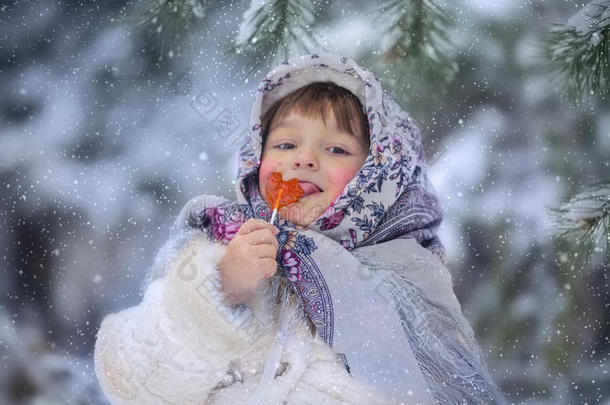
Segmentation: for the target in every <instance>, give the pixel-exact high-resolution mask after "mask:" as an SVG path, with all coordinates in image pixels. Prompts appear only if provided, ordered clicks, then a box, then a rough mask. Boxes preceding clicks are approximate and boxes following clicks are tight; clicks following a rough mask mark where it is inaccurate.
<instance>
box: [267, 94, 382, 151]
mask: <svg viewBox="0 0 610 405" xmlns="http://www.w3.org/2000/svg"><path fill="white" fill-rule="evenodd" d="M331 109H332V112H333V114H334V116H335V119H336V121H337V125H338V127H339V130H341V131H343V132H347V133H349V134H352V135H353V136H355V137H356V138H357V139H358V142H359V143H360V145H361V146H362V149H363V150H364V151H365V152H366V151H368V150H369V145H370V140H369V124H368V119H367V117H366V114H365V112H364V109H363V107H362V104H361V103H360V100H358V98H357V97H356V96H355V95H354V94H353V93H352V92H350V91H349V90H347V89H345V88H343V87H341V86H338V85H336V84H335V83H333V82H313V83H310V84H308V85H307V86H303V87H301V88H299V89H297V90H295V91H293V92H292V93H289V94H288V95H286V96H285V97H283V98H281V99H280V100H278V101H276V102H275V103H274V104H273V105H271V107H270V108H269V109H268V110H267V111H266V112H265V114H263V116H262V117H261V127H262V136H263V147H264V145H265V142H266V141H267V136H268V135H269V129H270V127H271V125H272V124H273V122H278V121H279V120H281V119H283V118H284V117H286V116H287V115H289V114H290V113H291V112H293V111H297V112H299V113H300V114H303V115H304V116H305V117H308V118H313V119H316V118H321V119H322V121H323V122H324V124H327V119H328V114H329V112H330V111H331Z"/></svg>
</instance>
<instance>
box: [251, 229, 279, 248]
mask: <svg viewBox="0 0 610 405" xmlns="http://www.w3.org/2000/svg"><path fill="white" fill-rule="evenodd" d="M247 238H248V240H249V241H250V244H251V245H262V244H277V238H276V237H275V235H274V234H273V233H272V232H271V231H270V230H269V229H257V230H256V231H252V232H250V233H249V234H248V236H247Z"/></svg>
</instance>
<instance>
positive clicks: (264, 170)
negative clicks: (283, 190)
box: [258, 158, 279, 199]
mask: <svg viewBox="0 0 610 405" xmlns="http://www.w3.org/2000/svg"><path fill="white" fill-rule="evenodd" d="M274 171H279V165H278V162H276V161H273V160H272V159H267V158H263V159H262V161H261V165H260V167H259V169H258V179H259V180H258V187H259V191H260V193H261V195H262V196H263V198H265V199H266V197H265V195H264V191H263V190H264V187H265V183H266V182H265V179H266V178H267V177H268V176H269V174H270V173H271V172H274Z"/></svg>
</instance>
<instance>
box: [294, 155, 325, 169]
mask: <svg viewBox="0 0 610 405" xmlns="http://www.w3.org/2000/svg"><path fill="white" fill-rule="evenodd" d="M318 166H319V162H318V158H317V157H316V156H315V154H314V153H312V152H309V151H301V152H300V153H298V154H297V155H296V156H295V157H294V160H293V161H292V168H293V169H297V168H303V167H307V168H309V169H317V168H318Z"/></svg>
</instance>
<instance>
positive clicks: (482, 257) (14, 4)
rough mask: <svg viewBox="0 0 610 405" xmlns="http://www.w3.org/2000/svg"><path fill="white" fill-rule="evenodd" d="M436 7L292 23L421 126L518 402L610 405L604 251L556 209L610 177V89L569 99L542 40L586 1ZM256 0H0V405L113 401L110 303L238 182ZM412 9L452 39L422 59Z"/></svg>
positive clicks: (123, 296) (468, 295)
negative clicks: (582, 249) (557, 217)
mask: <svg viewBox="0 0 610 405" xmlns="http://www.w3.org/2000/svg"><path fill="white" fill-rule="evenodd" d="M276 3H277V2H276ZM435 3H436V4H439V5H440V9H441V11H442V13H441V12H439V10H437V15H435V14H434V12H433V11H434V10H433V9H429V10H427V11H428V12H430V10H432V12H430V13H431V14H430V13H429V14H428V17H430V18H429V19H427V20H426V15H425V13H422V11H426V9H425V7H424V6H430V4H432V3H431V2H430V1H429V0H417V1H412V2H408V1H392V2H390V3H388V4H387V8H388V10H390V12H391V13H392V15H394V16H395V15H399V14H400V12H399V10H400V9H401V4H415V7H412V8H410V9H409V10H408V12H407V15H406V17H405V18H404V19H403V20H401V21H402V22H403V25H402V29H403V30H404V29H405V27H407V29H408V30H411V31H410V32H411V34H412V36H411V37H410V39H409V38H407V40H406V42H405V38H401V35H402V34H404V33H401V32H400V29H398V31H397V30H396V27H392V26H390V27H388V26H387V25H388V24H390V25H391V24H395V25H396V26H400V22H398V23H397V22H396V21H394V22H393V21H391V20H392V19H391V18H389V17H388V18H384V17H383V14H382V15H381V17H379V15H377V14H375V13H373V12H372V9H373V8H375V7H378V6H379V5H380V4H382V3H379V4H373V3H371V2H368V1H363V0H358V1H351V2H339V1H334V2H330V1H329V2H313V5H312V10H313V12H312V14H311V15H305V17H304V18H300V19H299V21H298V22H300V23H301V24H304V26H303V27H301V28H303V29H305V30H308V29H309V28H308V24H310V23H311V24H313V23H314V22H315V30H316V32H317V41H318V45H315V44H314V46H319V49H320V51H322V50H326V51H330V52H335V53H339V54H343V55H346V56H349V57H352V58H354V59H355V60H356V61H357V62H358V63H361V64H362V65H363V66H366V67H369V68H371V69H373V70H375V71H376V72H377V73H378V74H379V75H380V77H381V78H382V84H383V86H384V87H385V88H386V89H390V91H391V92H392V93H393V94H394V96H395V97H396V98H398V99H400V100H401V103H402V104H403V105H404V106H405V107H407V108H408V109H409V110H410V111H411V113H412V115H414V117H415V118H416V119H417V120H418V121H419V123H420V124H421V128H422V133H423V137H424V141H425V144H426V149H427V152H428V156H429V159H430V160H431V162H432V167H431V179H432V181H433V183H434V185H435V186H436V189H437V191H438V193H439V195H440V198H441V200H442V203H443V208H444V214H445V217H444V222H443V225H442V227H441V237H442V240H443V242H444V243H445V245H446V247H447V251H448V256H449V267H450V269H451V272H452V274H453V277H454V283H455V290H456V293H457V295H458V298H459V299H460V300H461V302H462V305H463V310H464V313H465V314H466V316H467V318H468V319H469V320H470V322H471V323H472V325H473V327H474V329H475V331H476V334H477V338H478V340H479V342H480V344H481V347H482V350H483V353H484V355H485V356H486V359H487V362H488V364H489V367H490V369H491V371H492V374H493V376H494V377H495V379H496V381H497V382H498V384H499V385H500V387H501V388H502V390H503V391H504V392H505V393H506V395H507V398H508V399H509V400H510V401H511V402H512V403H536V404H568V403H570V404H576V403H579V404H584V403H588V404H594V403H595V404H597V403H602V404H610V374H609V366H608V355H609V348H610V342H609V338H610V307H609V306H610V295H609V291H610V287H609V286H608V267H607V262H606V260H605V259H604V256H603V255H599V254H598V255H595V254H594V255H592V256H591V258H590V260H584V261H578V260H573V259H574V256H575V253H576V254H577V253H578V251H577V250H574V248H573V246H571V245H570V244H569V242H566V241H565V240H563V239H561V238H558V237H557V235H556V232H555V233H553V232H552V230H551V228H552V221H551V218H550V214H549V212H548V208H551V207H559V206H560V205H561V204H562V203H563V202H565V201H567V200H568V199H569V198H571V197H572V196H574V195H575V194H577V193H579V192H580V191H581V190H583V189H585V188H586V187H587V186H588V185H591V184H594V183H597V182H599V181H602V180H604V179H608V177H610V108H609V104H608V99H607V97H604V96H599V97H598V95H597V94H592V95H591V94H590V96H591V97H587V98H586V100H585V101H582V100H581V101H580V102H574V98H573V97H572V98H570V97H568V96H566V92H565V91H564V87H563V85H562V83H561V80H560V79H557V78H553V76H554V74H553V72H552V71H549V61H548V59H545V58H544V57H543V56H542V55H543V54H544V49H545V46H546V47H547V48H548V44H547V45H545V42H544V40H545V35H546V33H547V32H548V31H549V29H551V27H552V25H553V24H554V23H566V22H568V21H569V19H570V18H571V17H572V16H573V15H575V14H577V13H578V12H579V11H582V10H583V7H584V4H582V3H580V2H576V1H563V0H561V1H560V0H554V1H550V0H547V1H541V0H538V1H536V0H534V1H520V0H501V1H491V0H474V1H466V0H458V1H452V2H447V3H443V2H435ZM602 3H603V1H602ZM261 4H262V3H261V2H260V1H255V2H253V3H252V4H250V2H247V1H243V2H235V1H200V0H190V1H175V0H174V1H168V2H160V1H158V0H150V1H127V2H123V1H106V2H88V1H84V2H76V1H59V0H55V1H51V0H47V1H45V0H38V1H24V0H19V1H3V2H0V403H3V404H4V403H6V404H30V403H32V404H56V403H57V404H60V403H61V404H63V403H87V404H90V403H100V404H101V403H105V400H104V399H103V395H101V394H100V392H99V388H98V386H97V382H96V379H95V376H94V374H93V369H92V350H93V344H94V340H95V333H96V331H97V328H98V326H99V323H100V321H101V319H102V318H103V316H104V315H105V314H107V313H109V312H112V311H117V310H119V309H122V308H125V307H127V306H131V305H134V304H136V303H137V302H138V301H139V300H140V285H141V282H142V280H143V277H144V275H145V272H146V271H147V269H148V268H149V266H150V265H151V264H152V260H153V257H154V255H155V253H156V251H157V249H158V248H159V247H160V246H161V244H162V243H163V242H164V240H165V239H166V238H167V236H168V227H169V225H170V224H171V222H172V221H173V220H174V218H175V216H176V214H177V213H178V211H179V209H180V208H181V207H182V205H183V204H184V203H185V202H186V201H187V200H188V199H189V198H191V197H193V196H195V195H198V194H202V193H210V194H217V195H223V196H226V197H229V198H234V196H235V191H234V182H233V179H234V177H235V175H236V167H237V165H236V156H237V154H236V152H237V145H238V144H239V140H240V139H241V138H240V137H242V136H243V135H244V133H245V131H246V130H247V126H248V125H247V122H248V119H249V114H250V105H251V102H252V100H253V95H254V90H255V89H256V86H257V84H258V81H259V80H260V79H261V78H262V76H263V74H264V73H265V72H266V69H267V66H269V64H271V63H272V62H271V61H269V60H268V59H266V58H265V57H264V55H262V54H259V55H258V56H259V59H258V61H254V62H258V63H260V66H258V65H257V64H256V63H253V60H252V59H248V57H247V52H241V53H240V54H239V55H237V56H234V57H230V58H228V59H225V57H224V55H225V52H226V49H227V48H229V45H230V43H231V40H233V39H235V38H238V39H239V38H241V40H242V41H243V40H244V38H246V40H248V29H250V28H252V27H247V26H246V25H247V24H244V21H246V22H247V21H248V20H247V19H244V14H246V16H248V14H250V15H251V14H252V11H253V10H255V9H256V8H257V7H260V5H261ZM303 4H305V5H307V4H312V3H311V2H303ZM447 4H449V5H447ZM417 5H419V7H418V6H417ZM391 6H394V7H398V8H396V9H395V10H394V11H393V12H392V10H391ZM164 7H165V8H164ZM397 10H398V11H397ZM443 10H444V11H443ZM301 11H303V10H301ZM305 11H307V10H305ZM418 12H419V13H418ZM445 12H446V13H447V14H444V13H445ZM168 16H169V17H168ZM447 16H448V17H447ZM386 17H387V16H386ZM581 17H582V14H581ZM172 18H174V20H173V23H172ZM446 18H448V19H446ZM181 19H182V20H181ZM180 21H188V22H189V24H188V25H187V24H181V23H180ZM572 21H574V19H573V20H572ZM176 22H178V23H176ZM298 22H297V23H298ZM405 24H406V25H405ZM409 24H410V25H409ZM575 24H576V23H575ZM240 26H241V29H240ZM418 27H419V28H422V29H429V30H430V32H432V34H431V35H441V37H442V35H445V36H446V38H447V39H448V40H449V41H450V43H451V44H450V45H449V46H447V47H446V49H445V50H442V52H440V53H439V54H438V55H437V59H429V60H427V61H426V60H423V62H422V61H421V60H420V61H419V62H418V63H419V65H418V64H411V65H409V63H410V61H409V60H408V57H405V55H404V52H402V51H401V48H400V47H396V46H394V45H395V43H396V41H397V40H399V41H403V42H402V43H403V44H405V43H406V44H407V46H405V47H403V48H402V50H403V51H404V50H405V49H406V50H407V53H408V51H409V49H412V48H409V43H408V42H409V40H411V41H413V42H417V41H419V40H422V36H421V35H420V37H417V36H416V35H415V34H417V32H418V31H417V30H418ZM435 30H436V31H437V32H436V33H435V32H434V31H435ZM420 34H421V31H420ZM607 37H608V36H607V32H606V39H605V40H606V41H607ZM263 39H264V38H261V41H260V42H259V43H262V44H263V45H262V46H265V47H267V48H268V44H269V42H268V41H269V38H267V42H265V41H262V40H263ZM424 40H430V38H425V35H424ZM250 43H251V44H252V43H253V41H252V40H251V38H250ZM411 45H412V44H411ZM304 46H311V44H304ZM424 46H425V44H424ZM605 49H606V53H605V58H606V59H605V63H606V66H607V63H608V59H607V58H608V49H609V48H608V45H607V42H606V48H605ZM250 50H251V51H253V52H254V53H256V52H262V51H264V50H265V49H263V48H256V47H255V48H251V49H250ZM397 50H398V51H397ZM401 52H402V53H401ZM405 61H406V62H405ZM426 64H428V65H426ZM257 67H258V68H259V69H260V70H256V69H257ZM251 68H254V70H253V71H252V72H251V74H249V75H247V74H246V72H248V71H249V70H251ZM435 75H437V76H435ZM603 83H605V86H607V85H608V82H607V81H606V82H602V84H603ZM598 90H599V89H598ZM602 90H604V89H602ZM606 90H607V89H606ZM601 93H604V91H600V94H601ZM605 94H607V91H606V93H605Z"/></svg>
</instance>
